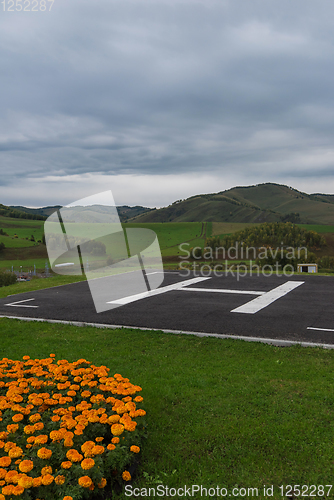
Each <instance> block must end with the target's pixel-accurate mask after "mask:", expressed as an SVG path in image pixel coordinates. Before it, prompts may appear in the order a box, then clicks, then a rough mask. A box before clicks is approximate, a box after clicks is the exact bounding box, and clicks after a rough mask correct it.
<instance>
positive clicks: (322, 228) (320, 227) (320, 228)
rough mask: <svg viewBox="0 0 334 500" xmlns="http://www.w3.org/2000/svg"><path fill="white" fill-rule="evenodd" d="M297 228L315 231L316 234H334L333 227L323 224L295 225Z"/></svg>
mask: <svg viewBox="0 0 334 500" xmlns="http://www.w3.org/2000/svg"><path fill="white" fill-rule="evenodd" d="M297 226H299V227H303V228H304V229H306V230H307V231H315V232H316V233H334V226H328V225H324V224H297Z"/></svg>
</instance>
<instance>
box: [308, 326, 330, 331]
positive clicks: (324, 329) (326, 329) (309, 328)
mask: <svg viewBox="0 0 334 500" xmlns="http://www.w3.org/2000/svg"><path fill="white" fill-rule="evenodd" d="M306 330H319V331H321V332H334V328H315V327H314V326H308V327H307V328H306Z"/></svg>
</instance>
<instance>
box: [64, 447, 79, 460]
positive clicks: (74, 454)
mask: <svg viewBox="0 0 334 500" xmlns="http://www.w3.org/2000/svg"><path fill="white" fill-rule="evenodd" d="M66 458H68V459H69V460H71V462H80V461H81V460H82V459H83V456H82V455H81V454H80V453H79V452H78V451H77V450H75V449H71V450H68V452H67V453H66Z"/></svg>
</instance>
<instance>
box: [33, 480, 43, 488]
mask: <svg viewBox="0 0 334 500" xmlns="http://www.w3.org/2000/svg"><path fill="white" fill-rule="evenodd" d="M32 485H33V487H34V488H39V487H40V486H42V478H41V477H34V480H33V484H32Z"/></svg>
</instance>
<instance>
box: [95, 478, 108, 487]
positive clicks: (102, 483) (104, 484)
mask: <svg viewBox="0 0 334 500" xmlns="http://www.w3.org/2000/svg"><path fill="white" fill-rule="evenodd" d="M106 484H107V480H106V479H105V478H104V477H103V478H102V479H101V481H100V482H99V483H98V484H97V487H98V488H104V487H105V486H106Z"/></svg>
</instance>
